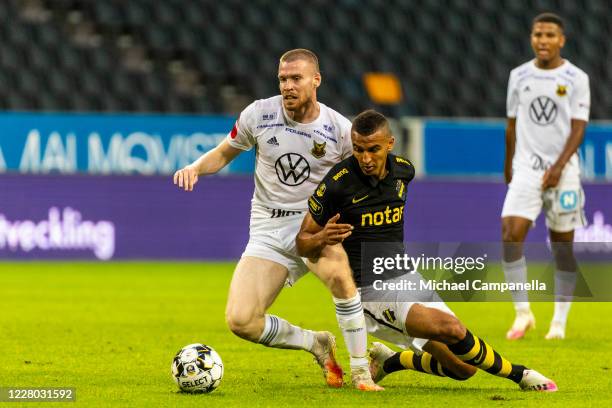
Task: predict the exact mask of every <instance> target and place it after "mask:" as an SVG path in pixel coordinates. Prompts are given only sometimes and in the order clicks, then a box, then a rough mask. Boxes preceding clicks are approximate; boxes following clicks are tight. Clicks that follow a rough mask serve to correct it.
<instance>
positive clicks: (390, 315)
mask: <svg viewBox="0 0 612 408" xmlns="http://www.w3.org/2000/svg"><path fill="white" fill-rule="evenodd" d="M382 314H383V317H384V318H385V320H386V321H388V322H389V323H395V321H396V320H397V319H396V317H395V312H394V311H393V310H391V309H385V310H384V311H383V313H382Z"/></svg>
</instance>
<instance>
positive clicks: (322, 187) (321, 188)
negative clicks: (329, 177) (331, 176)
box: [316, 183, 327, 197]
mask: <svg viewBox="0 0 612 408" xmlns="http://www.w3.org/2000/svg"><path fill="white" fill-rule="evenodd" d="M326 189H327V186H326V185H325V183H321V185H320V186H319V188H317V193H316V194H317V197H323V194H325V190H326Z"/></svg>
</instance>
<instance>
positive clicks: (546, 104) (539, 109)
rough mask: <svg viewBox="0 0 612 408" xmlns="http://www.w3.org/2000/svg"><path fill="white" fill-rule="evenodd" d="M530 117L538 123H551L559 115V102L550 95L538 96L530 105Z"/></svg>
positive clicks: (542, 124)
mask: <svg viewBox="0 0 612 408" xmlns="http://www.w3.org/2000/svg"><path fill="white" fill-rule="evenodd" d="M529 117H530V118H531V120H532V121H533V123H535V124H536V125H540V126H546V125H550V124H551V123H553V122H554V121H555V118H556V117H557V104H556V103H555V101H553V100H552V99H550V98H549V97H548V96H538V97H537V98H535V99H534V100H533V101H531V105H529Z"/></svg>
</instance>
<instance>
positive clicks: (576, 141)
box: [542, 119, 587, 190]
mask: <svg viewBox="0 0 612 408" xmlns="http://www.w3.org/2000/svg"><path fill="white" fill-rule="evenodd" d="M586 125H587V122H586V121H584V120H579V119H572V128H571V131H570V137H569V138H568V139H567V142H566V143H565V146H564V147H563V151H562V152H561V154H560V155H559V158H558V159H557V161H556V162H555V163H554V164H553V165H552V166H551V167H550V169H548V170H546V172H545V173H544V176H542V190H546V189H547V188H550V187H556V186H557V184H559V179H560V178H561V173H562V172H563V167H565V164H566V163H567V162H568V161H569V160H570V159H571V158H572V156H573V155H574V153H576V150H578V147H580V145H581V144H582V140H583V139H584V130H585V129H586Z"/></svg>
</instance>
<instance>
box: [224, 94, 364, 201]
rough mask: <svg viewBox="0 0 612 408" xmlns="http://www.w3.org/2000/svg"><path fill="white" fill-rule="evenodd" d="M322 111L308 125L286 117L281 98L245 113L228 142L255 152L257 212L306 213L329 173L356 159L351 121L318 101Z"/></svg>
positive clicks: (258, 104) (258, 103)
mask: <svg viewBox="0 0 612 408" xmlns="http://www.w3.org/2000/svg"><path fill="white" fill-rule="evenodd" d="M319 108H320V112H319V117H318V118H317V119H316V120H315V121H313V122H311V123H307V124H303V123H298V122H295V121H293V120H291V119H290V118H289V117H288V116H287V114H286V113H285V109H284V108H283V101H282V97H281V96H280V95H278V96H274V97H272V98H268V99H260V100H257V101H255V102H253V103H252V104H250V105H249V106H247V107H246V108H245V109H244V110H243V111H242V113H241V114H240V117H239V118H238V120H237V121H236V124H235V125H234V128H233V129H232V131H231V132H230V134H228V136H227V140H228V142H229V144H230V145H231V146H233V147H235V148H237V149H241V150H250V149H251V148H253V146H255V147H256V149H257V150H256V156H255V193H254V194H253V201H252V205H253V207H255V206H257V205H259V206H263V207H267V208H274V209H276V208H278V209H282V210H289V211H292V210H293V211H305V210H307V208H308V206H307V201H308V197H310V195H311V194H312V192H313V191H314V190H315V188H316V187H317V185H318V184H319V182H320V181H321V180H322V179H323V177H324V176H325V175H326V174H327V172H328V171H329V169H330V168H331V167H332V166H333V165H335V164H336V163H338V162H339V161H341V160H342V159H344V158H346V157H348V156H350V155H351V154H352V151H353V147H352V142H351V122H350V121H349V120H348V119H346V118H345V117H344V116H342V115H340V114H339V113H338V112H336V111H334V110H333V109H331V108H329V107H327V106H325V105H324V104H322V103H320V102H319Z"/></svg>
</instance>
